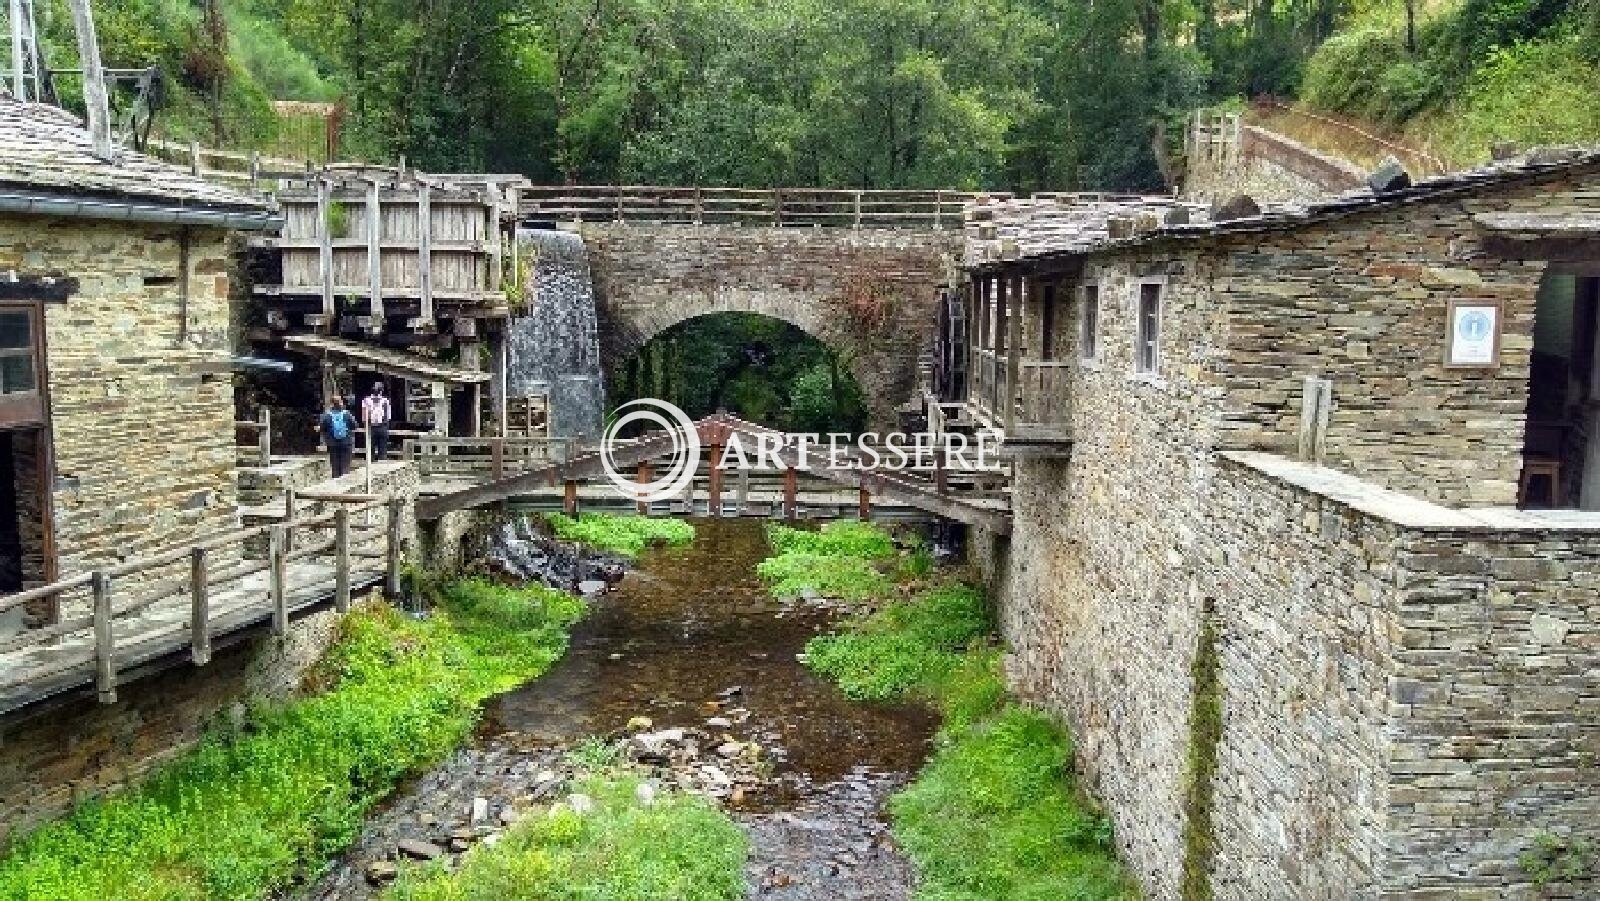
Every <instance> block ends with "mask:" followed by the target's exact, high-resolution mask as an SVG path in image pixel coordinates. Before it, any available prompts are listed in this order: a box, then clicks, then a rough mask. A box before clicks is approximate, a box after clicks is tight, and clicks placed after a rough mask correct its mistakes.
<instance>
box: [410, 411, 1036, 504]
mask: <svg viewBox="0 0 1600 901" xmlns="http://www.w3.org/2000/svg"><path fill="white" fill-rule="evenodd" d="M695 428H696V431H697V434H698V437H699V440H700V446H701V448H702V449H703V453H702V461H701V465H702V466H703V467H704V469H705V477H704V482H703V483H704V484H705V486H706V487H705V503H704V511H705V513H706V514H707V515H710V516H722V515H726V514H728V513H730V512H748V511H743V510H742V509H738V508H735V509H730V507H731V506H732V505H730V504H729V503H728V500H729V486H728V485H727V484H726V482H727V476H728V474H727V473H725V472H724V471H723V470H721V469H719V468H717V467H716V466H713V465H710V461H714V460H719V459H720V458H721V456H722V451H723V448H724V447H726V445H727V444H728V441H729V440H730V438H731V436H734V435H738V436H739V437H740V439H741V440H742V441H746V442H749V447H750V448H751V449H753V448H754V447H755V442H756V441H757V440H760V439H762V438H765V439H766V440H767V441H768V442H769V444H770V443H771V442H772V441H773V439H774V438H776V439H777V441H776V445H777V456H778V459H779V460H780V461H781V462H782V463H783V464H784V467H785V468H784V469H783V470H782V472H781V473H774V474H772V475H773V476H781V478H782V491H781V499H779V500H778V502H777V503H776V504H769V505H768V507H769V513H770V515H774V516H779V517H781V518H783V519H798V518H800V511H801V494H800V479H801V476H802V475H805V476H808V477H810V478H812V479H816V480H821V481H825V482H828V483H831V484H832V485H834V486H838V487H841V488H844V489H847V490H849V491H851V492H853V493H854V494H855V497H856V504H855V508H856V512H857V515H858V516H859V517H860V518H862V519H868V518H871V517H872V516H873V512H874V510H875V509H877V508H878V507H881V506H882V505H883V504H884V503H885V502H887V503H889V504H892V505H897V506H900V507H905V508H911V509H915V510H920V511H922V512H924V513H928V514H931V515H933V516H938V517H942V518H945V519H950V520H954V521H956V522H961V523H965V524H967V525H976V526H981V527H984V528H987V529H991V530H993V531H996V532H1000V533H1006V532H1009V531H1010V528H1011V512H1010V502H1009V493H1008V491H1007V483H1008V482H1009V478H1008V476H1007V473H1006V472H1005V471H1004V470H989V469H977V468H960V469H945V468H944V467H943V465H942V463H943V461H942V459H940V455H938V454H935V455H933V456H934V465H932V466H924V467H921V468H912V469H904V470H895V471H892V472H891V471H886V470H874V469H870V468H866V467H864V466H860V465H856V464H860V463H861V461H860V460H859V459H857V458H855V457H850V458H848V460H847V462H848V463H850V464H852V465H851V466H850V467H848V468H838V469H835V468H832V467H819V468H808V467H806V466H804V463H805V461H804V460H803V459H802V456H801V450H800V448H799V446H798V443H797V440H796V436H794V435H790V434H786V433H783V432H778V431H776V430H773V429H768V428H765V427H763V426H759V425H756V424H754V423H751V422H746V421H744V420H742V419H739V418H738V417H736V416H732V415H730V414H727V413H717V414H714V415H712V416H708V417H706V418H704V419H701V420H700V421H699V422H697V423H696V424H695ZM673 448H674V442H673V438H672V436H671V435H669V434H667V433H665V432H660V433H653V434H651V435H648V436H646V437H644V438H641V439H639V440H637V441H634V442H632V443H628V444H619V445H618V446H616V447H613V448H612V450H611V454H610V456H611V461H612V463H613V465H614V466H617V467H637V471H638V478H639V479H640V480H641V481H647V480H648V479H649V478H650V472H651V470H650V464H651V463H652V462H653V461H655V460H657V459H660V458H661V457H664V456H669V455H671V454H672V453H673ZM407 454H408V456H410V457H411V458H413V459H415V460H416V461H417V463H418V465H419V467H421V468H422V470H423V474H424V480H425V484H428V483H430V482H431V483H432V484H433V485H434V486H435V490H434V492H433V493H432V496H425V497H422V498H420V499H419V500H418V501H417V518H418V519H422V520H431V519H437V518H438V517H440V516H442V515H444V514H446V513H450V512H452V511H457V510H468V509H474V508H479V507H485V506H489V505H496V504H504V503H507V502H510V501H513V500H515V499H517V498H527V497H531V496H534V495H537V494H539V493H541V492H548V491H549V490H551V489H557V488H559V489H560V490H561V491H562V493H563V498H564V504H563V505H564V506H565V507H566V508H567V509H568V510H569V511H570V510H574V509H576V506H577V501H578V497H579V492H580V486H581V485H582V484H583V483H585V482H591V481H596V480H601V479H604V478H605V468H604V465H603V463H602V459H601V455H600V453H599V452H598V451H596V450H592V449H582V448H579V447H578V446H577V445H576V444H574V443H571V442H570V441H568V440H567V439H554V440H550V441H547V442H545V443H543V444H540V443H538V442H537V440H530V439H521V440H516V439H498V438H490V439H422V440H419V441H417V442H411V443H408V450H407ZM440 476H443V477H444V479H443V482H444V484H443V486H442V487H441V485H440ZM474 479H480V480H481V481H480V482H479V483H478V484H468V485H467V486H466V487H455V486H457V485H460V484H461V483H462V481H467V482H471V481H472V480H474ZM690 490H691V491H692V490H693V488H692V487H691V489H690ZM735 497H738V495H735ZM687 500H688V503H686V504H685V503H682V502H680V503H679V504H677V505H674V504H672V503H670V502H662V503H660V504H658V505H657V506H656V507H654V508H651V507H649V506H647V505H644V504H640V512H658V511H659V512H666V513H668V514H678V513H683V512H690V511H695V512H697V511H698V510H699V509H700V508H699V507H698V505H696V504H695V503H694V500H693V498H692V497H691V498H688V499H687ZM738 507H739V508H743V507H744V505H743V504H740V505H738Z"/></svg>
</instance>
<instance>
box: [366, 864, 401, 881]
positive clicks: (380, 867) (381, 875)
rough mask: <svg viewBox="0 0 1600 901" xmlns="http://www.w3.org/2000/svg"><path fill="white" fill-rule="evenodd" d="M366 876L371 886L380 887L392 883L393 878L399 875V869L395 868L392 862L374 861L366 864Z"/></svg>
mask: <svg viewBox="0 0 1600 901" xmlns="http://www.w3.org/2000/svg"><path fill="white" fill-rule="evenodd" d="M366 875H367V881H368V882H370V883H372V884H373V885H382V884H384V883H386V882H393V881H394V878H395V877H396V876H398V875H400V868H399V867H397V866H395V865H394V861H392V860H374V861H373V862H371V863H369V864H367V871H366Z"/></svg>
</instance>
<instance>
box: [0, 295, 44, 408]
mask: <svg viewBox="0 0 1600 901" xmlns="http://www.w3.org/2000/svg"><path fill="white" fill-rule="evenodd" d="M33 353H34V351H33V314H32V313H30V312H27V311H25V310H6V311H4V312H0V394H21V393H23V392H27V391H37V390H39V385H38V380H37V379H35V378H34V367H33Z"/></svg>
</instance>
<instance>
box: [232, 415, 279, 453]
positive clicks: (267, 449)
mask: <svg viewBox="0 0 1600 901" xmlns="http://www.w3.org/2000/svg"><path fill="white" fill-rule="evenodd" d="M233 428H234V430H235V431H240V432H252V433H254V438H255V440H254V441H252V442H250V443H248V444H245V443H241V444H240V445H239V451H238V458H239V462H240V463H247V462H248V463H254V464H255V465H258V466H270V465H271V464H272V410H270V409H268V408H267V407H262V408H261V410H260V411H259V412H257V413H256V418H255V419H236V420H234V422H233Z"/></svg>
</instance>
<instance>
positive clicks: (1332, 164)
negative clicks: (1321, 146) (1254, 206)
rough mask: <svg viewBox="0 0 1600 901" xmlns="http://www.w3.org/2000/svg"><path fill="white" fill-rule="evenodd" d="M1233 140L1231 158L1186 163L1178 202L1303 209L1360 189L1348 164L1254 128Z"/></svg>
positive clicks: (1358, 175) (1356, 173) (1359, 179)
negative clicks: (1244, 200) (1239, 200)
mask: <svg viewBox="0 0 1600 901" xmlns="http://www.w3.org/2000/svg"><path fill="white" fill-rule="evenodd" d="M1239 139H1240V140H1239V145H1240V146H1239V148H1238V152H1237V153H1230V154H1220V155H1217V156H1216V157H1213V158H1209V159H1208V158H1205V157H1203V156H1198V155H1197V156H1195V157H1194V158H1191V159H1190V160H1189V162H1188V167H1187V170H1186V172H1185V177H1184V183H1183V196H1184V199H1186V200H1197V201H1203V202H1208V203H1225V202H1227V201H1228V200H1231V199H1232V198H1234V197H1237V196H1239V195H1240V194H1248V195H1250V196H1251V197H1253V198H1254V199H1255V200H1256V201H1257V202H1261V203H1267V202H1275V203H1288V202H1301V203H1304V202H1307V201H1312V200H1320V199H1325V198H1327V197H1331V196H1334V195H1336V194H1340V193H1343V192H1345V191H1349V190H1351V189H1353V188H1357V187H1360V185H1361V182H1362V179H1363V178H1364V176H1365V173H1363V172H1362V171H1361V168H1360V167H1358V166H1356V165H1355V164H1354V163H1351V162H1349V161H1347V160H1342V159H1338V158H1337V157H1331V156H1328V155H1326V154H1323V153H1320V152H1318V151H1316V150H1313V149H1312V148H1310V147H1307V146H1305V145H1304V144H1301V143H1299V142H1298V141H1295V140H1293V139H1291V138H1288V137H1285V136H1283V135H1280V134H1277V133H1276V132H1271V131H1267V130H1266V129H1264V128H1258V127H1256V126H1254V125H1246V126H1244V127H1243V128H1241V129H1240V130H1239Z"/></svg>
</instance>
